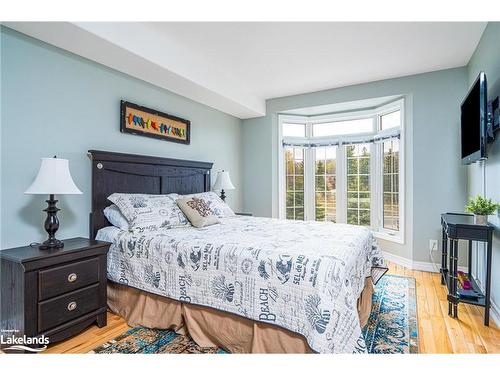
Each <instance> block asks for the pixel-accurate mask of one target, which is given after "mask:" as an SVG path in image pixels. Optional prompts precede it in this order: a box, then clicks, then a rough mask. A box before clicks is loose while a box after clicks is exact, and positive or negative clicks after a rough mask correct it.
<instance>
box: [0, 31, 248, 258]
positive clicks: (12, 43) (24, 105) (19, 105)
mask: <svg viewBox="0 0 500 375" xmlns="http://www.w3.org/2000/svg"><path fill="white" fill-rule="evenodd" d="M1 54H2V55H1V60H2V66H1V80H2V86H1V96H2V101H1V205H2V206H1V224H2V225H1V235H2V237H1V248H6V247H11V246H16V245H24V244H28V243H30V242H33V241H41V240H43V239H44V238H45V234H44V232H43V229H42V223H43V221H44V219H45V217H44V213H43V212H42V211H41V210H42V209H43V208H44V207H45V205H46V204H45V202H44V199H46V198H45V197H42V196H26V195H24V194H23V192H24V191H25V190H26V188H27V187H28V186H29V185H30V184H31V182H32V181H33V179H34V177H35V175H36V173H37V171H38V168H39V165H40V158H41V157H47V156H48V157H50V156H52V155H55V154H57V156H59V157H61V158H68V159H69V160H70V169H71V173H72V175H73V179H74V180H75V182H76V184H77V185H78V187H79V188H80V189H81V190H82V191H83V193H84V194H83V195H72V196H60V197H58V198H59V199H60V202H59V206H60V208H61V209H62V211H61V213H60V221H61V227H60V230H59V232H58V237H60V238H67V237H71V236H87V235H88V214H89V212H90V161H89V159H88V157H87V150H89V149H97V150H109V151H118V152H127V153H137V154H147V155H156V156H164V157H172V158H181V159H192V160H202V161H211V162H214V163H215V165H214V169H213V170H214V171H217V170H220V169H222V168H223V169H226V170H229V171H230V173H231V178H232V180H233V183H234V185H235V186H236V187H237V190H235V191H231V192H229V193H228V202H229V204H230V205H231V206H232V207H233V208H235V209H236V210H239V209H240V206H241V197H242V194H243V189H242V187H243V184H242V178H241V174H240V171H241V164H242V162H241V146H242V145H241V120H239V119H237V118H235V117H232V116H229V115H226V114H224V113H222V112H219V111H217V110H214V109H211V108H209V107H207V106H204V105H202V104H199V103H196V102H193V101H191V100H188V99H186V98H184V97H181V96H178V95H176V94H173V93H171V92H169V91H166V90H163V89H160V88H158V87H155V86H153V85H150V84H147V83H145V82H143V81H140V80H138V79H135V78H132V77H129V76H127V75H124V74H121V73H119V72H116V71H114V70H111V69H108V68H106V67H104V66H101V65H99V64H96V63H94V62H91V61H88V60H85V59H82V58H80V57H78V56H75V55H73V54H70V53H67V52H65V51H62V50H60V49H57V48H54V47H52V46H49V45H47V44H45V43H42V42H39V41H37V40H34V39H31V38H28V37H26V36H24V35H22V34H19V33H17V32H15V31H13V30H11V29H7V28H3V30H2V35H1ZM121 99H126V100H129V101H131V102H135V103H138V104H142V105H145V106H148V107H151V108H155V109H158V110H161V111H164V112H167V113H171V114H173V115H177V116H180V117H184V118H187V119H189V120H191V125H192V128H191V139H192V140H191V145H189V146H186V145H180V144H175V143H172V142H165V141H161V140H154V139H150V138H145V137H139V136H134V135H128V134H121V133H120V131H119V111H120V106H119V105H120V100H121ZM213 180H214V179H213ZM212 182H213V181H212Z"/></svg>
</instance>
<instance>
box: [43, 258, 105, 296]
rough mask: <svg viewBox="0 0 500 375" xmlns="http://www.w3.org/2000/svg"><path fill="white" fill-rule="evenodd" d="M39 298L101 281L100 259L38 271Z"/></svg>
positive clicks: (56, 294)
mask: <svg viewBox="0 0 500 375" xmlns="http://www.w3.org/2000/svg"><path fill="white" fill-rule="evenodd" d="M38 277H39V279H38V280H39V283H38V285H39V300H45V299H48V298H51V297H55V296H58V295H61V294H64V293H67V292H71V291H72V290H76V289H80V288H82V287H84V286H87V285H90V284H94V283H96V282H98V281H99V259H98V258H91V259H87V260H83V261H80V262H73V263H71V264H66V265H64V266H58V267H53V268H49V269H45V270H43V271H40V272H39V273H38Z"/></svg>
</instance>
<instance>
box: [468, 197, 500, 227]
mask: <svg viewBox="0 0 500 375" xmlns="http://www.w3.org/2000/svg"><path fill="white" fill-rule="evenodd" d="M498 208H500V204H498V203H494V202H493V201H492V200H491V199H486V198H483V197H481V196H480V195H478V196H477V197H476V198H471V199H470V200H469V203H468V204H467V206H465V211H467V212H471V213H473V214H474V220H475V223H476V224H480V225H485V224H486V223H487V222H488V215H492V214H494V213H495V211H496V210H497V209H498Z"/></svg>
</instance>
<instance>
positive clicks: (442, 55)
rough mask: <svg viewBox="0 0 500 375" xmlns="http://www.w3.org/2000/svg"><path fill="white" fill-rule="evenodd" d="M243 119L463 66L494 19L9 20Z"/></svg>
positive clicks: (33, 33) (16, 26) (21, 28)
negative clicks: (288, 103) (300, 100)
mask: <svg viewBox="0 0 500 375" xmlns="http://www.w3.org/2000/svg"><path fill="white" fill-rule="evenodd" d="M5 24H6V25H7V26H9V27H12V28H14V29H16V30H18V31H21V32H24V33H26V34H28V35H31V36H33V37H35V38H38V39H41V40H44V41H46V42H48V43H51V44H54V45H56V46H58V47H61V48H64V49H67V50H69V51H71V52H74V53H77V54H79V55H81V56H84V57H86V58H89V59H91V60H95V61H97V62H99V63H101V64H104V65H107V66H110V67H111V68H114V69H117V70H119V71H122V72H124V73H127V74H130V75H132V76H135V77H138V78H140V79H143V80H145V81H147V82H151V83H153V84H155V85H157V86H160V87H163V88H166V89H169V90H171V91H173V92H176V93H178V94H180V95H183V96H186V97H188V98H191V99H193V100H196V101H198V102H201V103H204V104H207V105H209V106H212V107H214V108H217V109H219V110H221V111H224V112H227V113H229V114H232V115H234V116H237V117H239V118H249V117H256V116H262V115H264V114H265V100H266V99H269V98H275V97H281V96H288V95H294V94H300V93H306V92H312V91H318V90H323V89H329V88H335V87H341V86H347V85H352V84H357V83H363V82H370V81H376V80H381V79H387V78H394V77H400V76H405V75H411V74H418V73H424V72H429V71H434V70H440V69H447V68H453V67H459V66H464V65H466V64H467V63H468V61H469V59H470V57H471V55H472V53H473V52H474V50H475V48H476V46H477V43H478V42H479V39H480V37H481V35H482V33H483V31H484V28H485V27H486V22H437V23H429V22H426V23H421V22H420V23H419V22H410V23H388V22H381V23H375V22H363V23H354V22H329V23H309V22H303V23H296V22H294V23H231V22H229V23H217V22H212V23H207V22H202V23H179V22H177V23H168V22H160V23H145V22H143V23H127V22H119V23H111V22H104V23H96V22H90V23H89V22H84V23H49V22H38V23H25V22H10V23H5Z"/></svg>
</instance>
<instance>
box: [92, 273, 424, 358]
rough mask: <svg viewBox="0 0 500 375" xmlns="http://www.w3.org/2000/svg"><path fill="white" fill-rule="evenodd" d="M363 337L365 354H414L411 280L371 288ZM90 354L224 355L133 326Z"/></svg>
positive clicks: (415, 339)
mask: <svg viewBox="0 0 500 375" xmlns="http://www.w3.org/2000/svg"><path fill="white" fill-rule="evenodd" d="M363 335H364V337H365V340H366V345H367V348H368V352H369V353H374V354H388V353H418V325H417V313H416V295H415V279H413V278H410V277H400V276H392V275H385V276H384V277H382V278H381V279H380V281H379V282H378V283H377V285H375V293H374V294H373V307H372V312H371V314H370V318H369V319H368V323H367V324H366V326H365V327H364V329H363ZM90 353H96V354H111V353H130V354H132V353H142V354H149V353H171V354H204V353H206V354H225V353H227V352H226V351H224V350H223V349H221V348H203V347H200V346H199V345H197V344H196V343H195V342H194V341H193V340H192V339H191V338H190V337H189V336H183V335H179V334H177V333H175V332H174V331H172V330H168V329H150V328H145V327H139V326H138V327H134V328H131V329H130V330H128V331H127V332H125V333H123V334H121V335H120V336H118V337H116V338H114V339H113V340H111V341H108V342H107V343H105V344H103V345H101V346H99V347H97V348H95V349H93V350H92V351H91V352H90Z"/></svg>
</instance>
